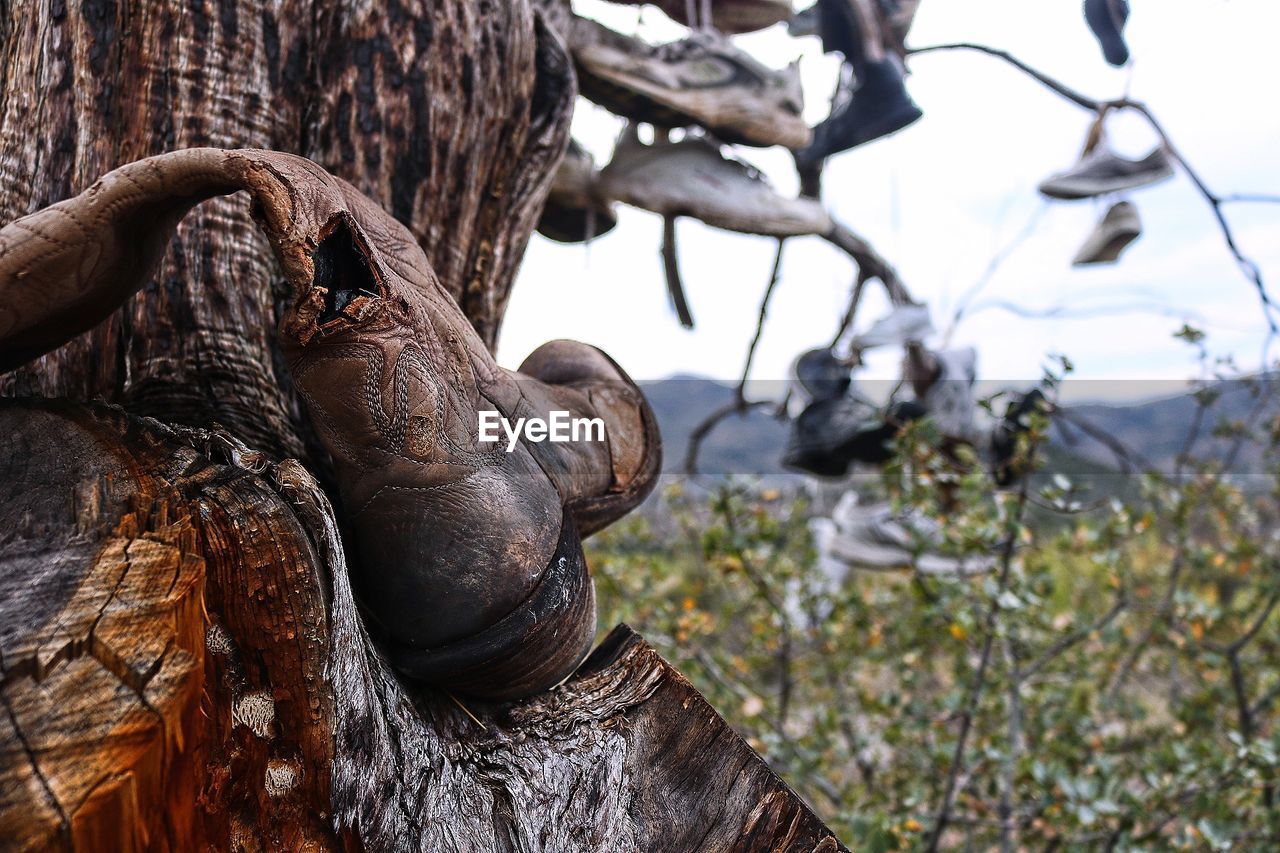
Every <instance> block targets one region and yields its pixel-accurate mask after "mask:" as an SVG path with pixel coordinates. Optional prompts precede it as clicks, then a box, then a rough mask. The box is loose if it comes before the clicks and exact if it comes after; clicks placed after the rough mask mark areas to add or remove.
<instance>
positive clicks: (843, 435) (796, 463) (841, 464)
mask: <svg viewBox="0 0 1280 853" xmlns="http://www.w3.org/2000/svg"><path fill="white" fill-rule="evenodd" d="M876 421H878V419H877V418H876V414H875V407H874V406H873V405H871V404H870V403H868V402H864V401H862V400H858V399H855V398H852V397H848V396H845V397H835V398H828V399H824V400H816V401H815V402H813V403H810V404H809V405H808V406H806V407H805V409H804V411H802V412H801V413H800V415H799V417H797V418H796V419H795V420H794V421H792V423H791V434H790V436H789V437H788V440H787V449H786V451H785V452H784V453H783V456H782V464H783V465H784V466H785V467H787V468H791V469H794V470H797V471H803V472H805V473H807V474H814V475H816V476H818V477H843V476H844V475H845V474H847V473H849V465H850V463H851V462H852V460H851V459H849V457H848V456H847V455H846V454H845V453H844V452H842V448H843V447H844V445H845V443H846V442H847V441H848V438H849V436H850V435H854V434H856V433H857V432H858V431H860V430H862V429H865V428H866V425H867V424H868V423H869V422H876Z"/></svg>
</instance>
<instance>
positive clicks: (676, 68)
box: [572, 18, 811, 148]
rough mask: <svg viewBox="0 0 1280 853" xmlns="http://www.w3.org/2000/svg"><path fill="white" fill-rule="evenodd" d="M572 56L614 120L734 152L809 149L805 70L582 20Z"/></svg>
mask: <svg viewBox="0 0 1280 853" xmlns="http://www.w3.org/2000/svg"><path fill="white" fill-rule="evenodd" d="M572 53H573V58H574V62H575V63H576V65H577V68H578V85H579V88H580V91H581V93H582V95H584V96H585V97H587V98H589V99H590V100H592V101H595V102H596V103H597V104H600V105H601V106H603V107H604V108H605V109H607V110H609V112H611V113H614V114H615V115H620V116H624V117H626V118H630V119H633V120H635V121H643V122H647V123H649V124H652V125H654V126H655V127H664V128H673V127H688V126H690V125H699V126H701V127H704V128H706V129H707V130H709V131H711V132H712V133H714V134H715V135H716V137H717V138H719V139H721V140H723V141H725V142H729V143H733V144H736V145H755V146H770V145H781V146H783V147H785V148H799V147H801V146H804V145H807V144H808V143H809V140H810V136H811V135H810V131H809V128H808V127H807V126H805V123H804V120H803V119H802V118H801V117H800V113H801V111H802V110H803V108H804V94H803V92H802V91H801V89H800V76H799V66H798V65H796V64H792V65H791V66H789V67H788V68H787V69H786V70H784V71H774V70H773V69H770V68H766V67H765V66H763V65H761V64H760V63H759V62H756V61H755V60H754V59H752V58H751V57H750V56H749V55H747V54H746V53H744V52H743V51H742V50H740V49H739V48H737V47H735V46H734V45H733V44H732V43H731V42H730V41H729V40H728V39H727V38H726V37H724V36H722V35H719V34H717V33H712V32H696V33H692V34H690V35H689V37H688V38H685V39H683V40H681V41H677V42H672V43H670V44H664V45H657V46H652V45H648V44H645V43H644V42H642V41H640V40H638V39H634V38H629V37H627V36H624V35H621V34H619V33H615V32H613V31H612V30H610V29H608V28H606V27H604V26H601V25H600V24H597V23H596V22H595V21H590V20H587V19H585V18H578V19H576V20H575V22H574V37H573V46H572Z"/></svg>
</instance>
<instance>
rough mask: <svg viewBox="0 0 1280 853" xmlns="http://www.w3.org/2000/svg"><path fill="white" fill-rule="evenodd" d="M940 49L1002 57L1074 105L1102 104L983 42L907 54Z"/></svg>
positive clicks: (922, 49) (1092, 107)
mask: <svg viewBox="0 0 1280 853" xmlns="http://www.w3.org/2000/svg"><path fill="white" fill-rule="evenodd" d="M940 50H972V51H977V52H978V53H985V54H987V55H988V56H994V57H996V58H997V59H1003V60H1004V61H1005V62H1007V63H1009V64H1010V65H1012V66H1013V67H1015V68H1017V69H1018V70H1019V71H1021V72H1023V73H1024V74H1026V75H1028V76H1030V77H1032V78H1034V79H1035V80H1037V81H1039V82H1040V83H1042V84H1044V85H1045V86H1047V87H1048V88H1050V89H1052V90H1053V91H1054V92H1056V93H1057V94H1059V95H1061V96H1062V97H1064V98H1066V99H1067V100H1068V101H1071V102H1072V103H1073V104H1075V105H1076V106H1079V107H1082V108H1084V109H1086V110H1098V109H1100V108H1101V107H1102V104H1103V102H1102V101H1099V100H1097V99H1095V98H1090V97H1089V96H1088V95H1085V94H1082V93H1080V92H1078V91H1076V90H1075V89H1072V88H1071V87H1070V86H1068V85H1067V84H1065V83H1062V82H1061V81H1058V80H1055V79H1053V78H1052V77H1050V76H1049V75H1048V74H1045V73H1044V72H1042V71H1037V70H1036V69H1034V68H1032V67H1031V66H1030V65H1028V64H1027V63H1025V62H1023V61H1022V60H1021V59H1018V58H1017V57H1016V56H1014V55H1013V54H1011V53H1009V52H1008V51H1005V50H1000V49H998V48H994V47H989V46H988V45H985V44H975V43H974V42H967V41H961V42H951V43H950V44H933V45H929V46H927V47H916V48H912V49H910V50H908V51H907V54H908V55H909V56H919V55H920V54H922V53H934V52H935V51H940Z"/></svg>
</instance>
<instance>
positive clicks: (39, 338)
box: [0, 148, 661, 698]
mask: <svg viewBox="0 0 1280 853" xmlns="http://www.w3.org/2000/svg"><path fill="white" fill-rule="evenodd" d="M238 190H246V191H248V193H249V195H250V197H251V199H252V203H253V211H254V216H255V219H256V220H257V221H258V222H259V224H260V225H261V227H262V229H263V231H264V232H265V233H266V235H267V236H268V238H269V239H270V241H271V244H272V246H273V247H274V249H275V252H276V254H277V256H278V258H279V260H280V263H281V266H282V268H283V270H284V273H285V277H286V279H287V280H288V283H289V285H290V287H291V290H292V299H291V301H290V304H289V307H288V309H287V310H286V311H285V313H284V316H283V318H282V320H281V323H280V326H279V329H278V335H279V342H280V347H281V350H282V351H283V353H284V355H285V358H286V360H287V363H288V365H289V369H290V371H291V372H292V375H293V378H294V380H295V382H296V385H297V387H298V389H299V392H300V394H301V396H302V397H303V399H304V400H305V403H306V406H307V410H308V412H309V414H310V416H311V418H312V419H313V420H314V422H315V425H316V428H317V432H318V433H319V435H320V437H321V439H322V441H323V442H324V444H325V446H326V447H327V449H328V450H329V452H330V454H331V456H332V458H333V462H334V466H335V472H336V478H337V483H338V487H339V491H340V493H341V498H342V505H343V511H344V513H345V516H346V520H347V522H348V527H349V529H350V531H351V537H350V538H351V541H350V542H349V543H348V544H349V546H350V547H351V550H352V551H353V553H354V556H355V559H354V560H353V561H352V563H353V573H354V578H353V579H354V581H355V586H356V590H357V594H358V595H359V596H360V598H361V601H362V603H363V604H364V606H365V607H366V609H367V612H368V614H369V616H370V621H371V623H372V624H373V625H374V626H375V627H374V633H375V634H376V635H378V636H380V637H381V639H382V640H383V642H384V644H385V647H386V649H387V651H388V656H389V658H390V659H391V660H392V661H393V663H397V664H399V665H400V666H401V668H402V669H403V670H405V671H406V672H407V673H408V674H410V675H415V676H418V677H421V678H425V679H428V680H431V681H433V682H438V683H441V684H444V685H452V686H454V687H456V688H457V689H460V690H465V691H467V692H470V693H473V694H479V695H484V696H492V697H499V698H507V697H513V696H520V695H526V694H529V693H533V692H536V691H538V690H541V689H544V688H546V687H548V686H550V685H552V684H554V683H556V682H557V681H559V680H560V679H562V678H564V677H565V676H567V675H568V674H569V673H570V672H571V671H572V669H573V668H574V667H575V666H576V665H577V663H578V662H579V661H580V660H581V658H582V657H583V656H584V655H585V653H586V651H587V647H588V646H589V643H590V639H591V636H592V634H593V633H594V628H595V624H594V622H595V610H594V599H593V598H592V592H591V581H590V578H589V576H588V575H587V572H586V566H585V562H584V560H583V558H582V552H581V548H580V545H579V538H580V537H581V536H584V535H588V534H589V533H591V532H593V531H595V530H598V529H599V528H600V527H602V526H604V525H606V524H608V523H609V522H611V521H613V520H614V519H616V518H618V517H619V516H621V515H622V514H624V513H625V512H627V511H628V510H629V509H631V508H632V507H634V506H635V505H636V504H637V503H639V502H640V501H641V500H642V499H643V498H644V497H645V495H646V494H647V493H648V492H649V491H650V490H651V489H652V487H653V485H654V483H655V481H656V476H657V473H658V470H659V467H660V459H661V442H660V439H659V437H658V432H657V427H656V424H655V421H654V419H653V413H652V412H651V411H650V409H649V407H648V405H647V403H646V402H645V400H644V397H643V395H642V394H641V393H640V392H639V390H638V389H637V388H636V387H635V385H634V384H633V383H632V382H631V381H630V380H629V379H628V378H627V376H626V374H625V373H623V372H622V370H621V369H619V368H618V366H617V365H616V364H614V363H613V362H612V361H611V360H609V359H608V357H607V356H605V355H604V354H603V353H600V352H599V351H598V350H595V349H594V348H591V347H587V346H585V345H583V344H578V343H575V342H571V341H556V342H553V343H551V344H548V345H546V346H544V347H542V348H540V349H539V350H538V351H536V352H535V353H534V354H533V355H531V356H530V358H529V360H528V361H527V362H526V364H525V366H524V368H523V369H522V370H523V372H512V371H507V370H504V369H502V368H500V367H498V365H497V364H496V363H495V362H494V360H493V358H492V357H491V355H490V354H489V352H488V350H487V349H486V348H485V347H484V345H483V343H482V342H481V340H480V339H479V337H478V336H477V335H476V333H475V332H474V330H473V329H472V327H471V325H470V323H468V321H467V320H466V318H465V317H464V316H463V314H462V312H461V310H460V309H459V308H458V306H457V304H456V303H455V302H454V301H453V300H452V298H451V297H450V296H449V295H448V293H447V292H446V291H445V290H444V288H443V287H442V286H441V284H440V282H439V281H438V280H437V279H436V277H435V275H434V274H433V273H432V271H431V267H430V264H429V263H428V261H427V258H426V257H425V255H424V254H423V252H422V250H421V248H420V247H419V246H418V244H417V242H416V241H415V240H414V239H413V237H412V235H411V234H410V233H409V232H408V231H407V230H406V229H405V228H404V227H403V226H401V225H400V224H399V223H398V222H397V221H396V220H395V219H394V218H392V217H391V216H390V215H388V214H387V213H385V212H384V211H383V210H382V209H381V208H379V207H378V206H377V205H376V204H375V203H374V202H372V201H371V200H370V199H368V198H366V197H365V196H364V195H362V194H360V193H359V192H358V191H357V190H355V188H353V187H352V186H350V185H349V184H347V183H346V182H344V181H342V180H340V179H338V178H335V177H334V176H332V175H330V174H328V173H327V172H326V171H325V170H324V169H322V168H321V167H319V166H318V165H316V164H315V163H312V162H311V161H309V160H306V159H303V158H300V157H295V156H292V155H288V154H281V153H275V152H268V151H255V150H234V151H228V150H220V149H207V148H206V149H188V150H184V151H177V152H173V153H170V154H165V155H161V156H158V157H152V158H148V159H146V160H142V161H139V162H136V163H131V164H129V165H127V166H124V167H121V168H119V169H117V170H115V171H113V172H111V173H109V174H107V175H106V176H104V177H103V178H102V179H101V180H99V181H98V182H97V183H95V184H94V185H93V186H92V187H90V188H89V189H87V190H86V191H85V192H83V193H82V194H80V195H79V196H76V197H75V198H72V199H69V200H67V201H64V202H61V203H59V204H56V205H53V206H52V207H49V208H47V209H45V210H41V211H39V212H37V213H35V214H32V215H30V216H27V217H24V218H22V219H19V220H17V221H15V222H13V223H10V224H9V225H8V226H6V227H5V228H4V229H3V230H0V370H7V369H10V368H12V367H14V366H16V365H18V364H21V363H23V362H25V361H27V360H29V359H31V358H34V357H36V356H38V355H40V354H42V353H44V352H47V351H49V350H51V349H53V348H55V347H57V346H59V345H60V344H62V343H64V342H65V341H66V340H68V339H69V338H71V337H73V336H74V335H76V334H78V333H80V332H82V331H85V330H87V329H89V328H91V327H92V326H94V325H95V324H97V323H98V322H100V321H101V320H103V319H104V318H105V317H106V316H107V315H108V314H110V313H111V312H112V311H113V310H115V308H116V307H118V306H119V305H120V304H121V302H122V301H123V300H124V299H125V298H127V297H128V296H129V295H131V294H132V293H134V292H136V291H137V290H138V289H139V288H141V287H142V285H143V284H144V283H146V281H148V280H149V278H150V276H151V275H152V273H153V271H154V269H155V266H156V264H157V263H158V262H159V260H160V259H161V257H162V255H163V253H164V250H165V248H166V247H167V245H168V243H169V240H170V238H171V236H172V234H173V231H174V229H175V228H176V227H177V224H178V222H179V221H180V220H181V219H182V217H183V216H184V215H185V214H186V212H187V211H189V210H190V209H191V208H192V207H193V206H195V205H196V204H198V203H199V202H200V201H202V200H204V199H207V198H210V197H212V196H214V195H222V194H228V193H232V192H236V191H238ZM482 409H491V410H496V411H498V412H499V413H500V414H502V415H503V416H505V417H507V418H509V419H510V420H511V421H512V422H514V421H515V419H516V418H518V417H528V416H538V417H547V416H548V414H549V412H550V411H552V410H564V411H569V412H570V413H571V414H572V415H573V416H584V417H599V418H601V419H603V420H604V422H605V424H606V436H605V437H606V440H605V441H579V442H571V443H561V444H556V443H550V442H543V443H540V444H534V443H525V442H521V443H520V444H519V446H517V447H516V449H515V450H514V451H513V452H510V453H508V452H506V450H505V446H506V441H505V437H504V438H503V439H502V440H501V441H499V442H496V443H489V442H481V441H480V440H479V430H478V423H479V412H480V411H481V410H482ZM549 567H552V568H553V569H554V571H549V570H548V568H549Z"/></svg>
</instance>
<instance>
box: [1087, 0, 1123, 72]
mask: <svg viewBox="0 0 1280 853" xmlns="http://www.w3.org/2000/svg"><path fill="white" fill-rule="evenodd" d="M1084 19H1085V21H1086V22H1088V24H1089V29H1091V30H1093V35H1094V37H1095V38H1097V40H1098V44H1099V45H1101V46H1102V55H1103V56H1104V57H1105V58H1106V60H1107V62H1109V63H1111V64H1112V65H1114V66H1116V67H1117V68H1119V67H1120V66H1122V65H1124V64H1125V63H1126V62H1128V61H1129V46H1128V45H1127V44H1125V41H1124V25H1125V21H1127V20H1129V3H1128V0H1084Z"/></svg>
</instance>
